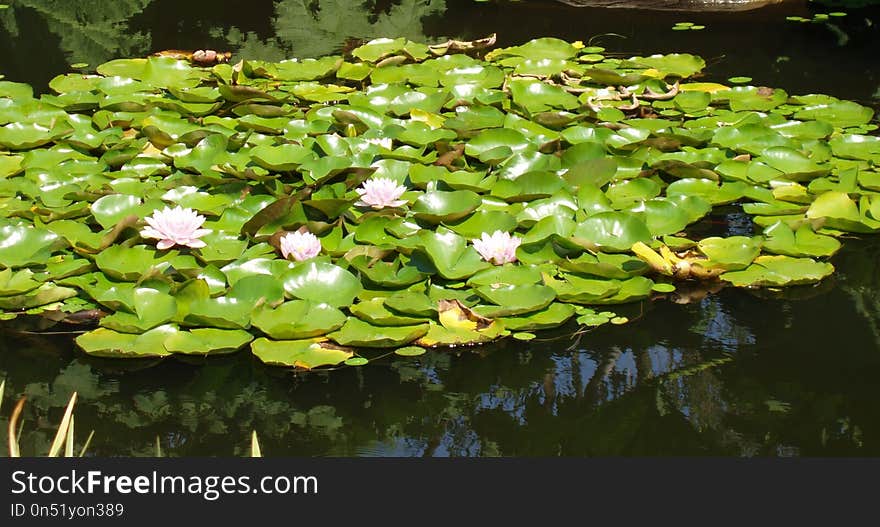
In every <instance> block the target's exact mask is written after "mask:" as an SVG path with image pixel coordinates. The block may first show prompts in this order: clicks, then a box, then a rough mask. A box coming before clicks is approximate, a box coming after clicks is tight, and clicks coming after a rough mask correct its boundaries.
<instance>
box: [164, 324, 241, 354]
mask: <svg viewBox="0 0 880 527" xmlns="http://www.w3.org/2000/svg"><path fill="white" fill-rule="evenodd" d="M253 338H254V337H253V336H252V335H251V334H250V333H248V332H247V331H243V330H240V329H214V328H197V329H192V330H189V331H178V332H177V333H174V334H173V335H171V336H170V337H168V338H167V339H165V342H164V346H165V349H166V350H168V351H170V352H171V353H179V354H182V355H222V354H226V353H233V352H235V351H238V350H239V349H241V348H243V347H244V346H245V345H246V344H247V343H248V342H250V341H251V340H253Z"/></svg>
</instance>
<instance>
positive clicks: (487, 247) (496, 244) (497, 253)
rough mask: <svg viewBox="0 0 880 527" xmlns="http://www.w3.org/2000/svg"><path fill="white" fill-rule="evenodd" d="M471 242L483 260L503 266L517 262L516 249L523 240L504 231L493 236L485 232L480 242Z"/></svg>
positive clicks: (494, 233)
mask: <svg viewBox="0 0 880 527" xmlns="http://www.w3.org/2000/svg"><path fill="white" fill-rule="evenodd" d="M471 241H472V242H473V244H474V249H476V250H477V252H478V253H480V256H482V257H483V260H486V261H487V262H491V263H493V264H495V265H502V264H506V263H510V262H515V261H516V248H517V247H519V244H520V243H522V238H518V237H516V236H511V235H510V234H509V233H507V232H504V231H495V232H493V233H492V235H491V236H490V235H489V234H488V233H485V232H484V233H483V235H482V236H481V237H480V239H479V240H471Z"/></svg>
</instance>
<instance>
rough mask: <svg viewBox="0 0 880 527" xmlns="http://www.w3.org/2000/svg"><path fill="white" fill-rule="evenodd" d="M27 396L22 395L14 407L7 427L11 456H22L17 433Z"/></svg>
mask: <svg viewBox="0 0 880 527" xmlns="http://www.w3.org/2000/svg"><path fill="white" fill-rule="evenodd" d="M25 401H27V397H22V398H21V399H19V400H18V403H16V404H15V408H13V409H12V417H10V418H9V426H8V427H7V436H8V439H9V457H21V451H20V450H19V448H18V436H17V435H16V433H15V428H16V425H17V424H18V418H19V417H21V411H22V409H24V402H25Z"/></svg>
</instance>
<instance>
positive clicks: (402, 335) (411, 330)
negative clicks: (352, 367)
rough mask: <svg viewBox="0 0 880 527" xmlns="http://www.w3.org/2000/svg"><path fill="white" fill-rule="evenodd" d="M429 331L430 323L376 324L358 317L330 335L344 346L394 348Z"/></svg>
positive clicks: (350, 319) (351, 319)
mask: <svg viewBox="0 0 880 527" xmlns="http://www.w3.org/2000/svg"><path fill="white" fill-rule="evenodd" d="M427 332H428V324H419V325H416V326H393V327H392V326H374V325H372V324H369V323H367V322H364V321H362V320H360V319H358V318H349V319H348V320H347V321H346V322H345V325H344V326H342V328H340V329H339V330H338V331H336V332H334V333H331V334H329V335H328V337H329V338H330V339H332V340H333V341H335V342H337V343H338V344H341V345H343V346H360V347H366V348H394V347H397V346H403V345H404V344H409V343H410V342H413V341H414V340H416V339H418V338H419V337H421V336H423V335H424V334H425V333H427Z"/></svg>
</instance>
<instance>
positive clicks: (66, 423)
mask: <svg viewBox="0 0 880 527" xmlns="http://www.w3.org/2000/svg"><path fill="white" fill-rule="evenodd" d="M75 404H76V392H73V395H71V396H70V401H69V402H68V403H67V408H66V409H65V410H64V417H63V418H62V419H61V424H60V425H59V426H58V432H57V433H56V434H55V439H54V440H53V441H52V447H51V448H50V449H49V457H58V454H60V453H61V447H62V446H63V445H64V439H65V438H66V437H67V432H68V430H69V428H70V420H71V418H72V417H73V405H75Z"/></svg>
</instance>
